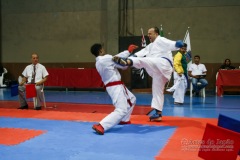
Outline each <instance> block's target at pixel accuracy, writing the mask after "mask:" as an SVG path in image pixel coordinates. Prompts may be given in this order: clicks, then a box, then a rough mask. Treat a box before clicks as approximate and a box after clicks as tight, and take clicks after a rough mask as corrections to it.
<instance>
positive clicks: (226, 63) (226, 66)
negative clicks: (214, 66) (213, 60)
mask: <svg viewBox="0 0 240 160" xmlns="http://www.w3.org/2000/svg"><path fill="white" fill-rule="evenodd" d="M235 68H236V67H234V66H232V65H231V60H230V59H228V58H227V59H225V61H224V63H223V64H222V65H221V67H220V69H228V70H229V69H235Z"/></svg>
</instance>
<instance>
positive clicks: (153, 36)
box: [113, 27, 183, 122]
mask: <svg viewBox="0 0 240 160" xmlns="http://www.w3.org/2000/svg"><path fill="white" fill-rule="evenodd" d="M148 37H149V40H150V42H151V43H150V44H149V45H147V46H146V48H144V49H142V50H140V51H138V52H136V53H135V54H134V55H135V56H136V57H128V58H127V59H126V58H125V59H124V58H122V57H118V56H115V57H114V58H113V61H115V62H116V63H118V64H121V65H123V66H133V67H135V68H138V69H141V68H144V69H146V71H147V73H148V74H149V75H150V76H151V77H152V95H153V98H152V102H151V108H153V109H152V110H151V111H150V112H149V113H148V115H149V116H150V117H149V118H150V121H158V122H159V121H161V120H162V110H163V104H164V88H165V84H166V83H167V82H168V81H169V80H170V78H171V75H172V72H173V65H172V62H173V57H172V51H176V50H178V49H179V48H181V47H182V46H183V41H181V40H179V41H172V40H169V39H167V38H164V37H161V36H160V35H159V29H158V28H157V27H152V28H150V29H149V30H148Z"/></svg>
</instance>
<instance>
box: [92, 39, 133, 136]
mask: <svg viewBox="0 0 240 160" xmlns="http://www.w3.org/2000/svg"><path fill="white" fill-rule="evenodd" d="M136 48H137V46H135V45H130V46H129V48H128V50H126V51H124V52H121V53H119V54H117V55H118V56H121V57H128V56H129V55H130V53H131V52H133V50H134V49H136ZM91 53H92V54H93V55H94V56H96V64H95V65H96V69H97V71H98V73H99V74H100V76H101V78H102V81H103V83H104V85H105V87H106V90H107V92H108V94H109V96H110V97H111V99H112V103H113V105H114V107H115V110H114V111H113V112H111V113H110V114H109V115H107V116H106V117H105V118H104V119H102V120H101V121H100V122H99V124H94V125H93V126H92V128H93V129H94V130H95V131H96V132H97V133H98V134H100V135H103V134H104V132H105V131H107V130H109V129H110V128H112V127H113V126H115V125H117V124H130V123H131V121H130V116H131V113H132V111H133V108H134V106H135V104H136V97H135V96H134V95H133V94H132V93H131V92H130V91H129V90H128V89H127V88H126V86H125V85H124V84H123V82H122V81H121V75H120V73H119V71H118V68H120V69H126V68H127V67H123V66H121V65H118V64H116V63H114V62H113V61H112V58H113V56H112V55H109V54H105V51H104V49H103V46H102V45H101V44H98V43H96V44H94V45H92V47H91Z"/></svg>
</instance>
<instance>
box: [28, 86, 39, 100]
mask: <svg viewBox="0 0 240 160" xmlns="http://www.w3.org/2000/svg"><path fill="white" fill-rule="evenodd" d="M25 86H26V98H33V97H37V91H36V88H35V84H26V85H25Z"/></svg>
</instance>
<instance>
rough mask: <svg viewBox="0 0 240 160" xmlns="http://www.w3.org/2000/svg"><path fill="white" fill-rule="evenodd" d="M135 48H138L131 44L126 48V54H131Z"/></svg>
mask: <svg viewBox="0 0 240 160" xmlns="http://www.w3.org/2000/svg"><path fill="white" fill-rule="evenodd" d="M137 48H138V46H136V45H134V44H131V45H129V46H128V52H130V53H132V52H133V51H134V50H135V49H137Z"/></svg>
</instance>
